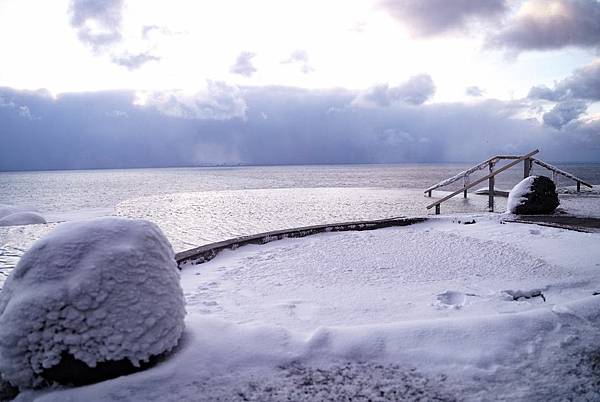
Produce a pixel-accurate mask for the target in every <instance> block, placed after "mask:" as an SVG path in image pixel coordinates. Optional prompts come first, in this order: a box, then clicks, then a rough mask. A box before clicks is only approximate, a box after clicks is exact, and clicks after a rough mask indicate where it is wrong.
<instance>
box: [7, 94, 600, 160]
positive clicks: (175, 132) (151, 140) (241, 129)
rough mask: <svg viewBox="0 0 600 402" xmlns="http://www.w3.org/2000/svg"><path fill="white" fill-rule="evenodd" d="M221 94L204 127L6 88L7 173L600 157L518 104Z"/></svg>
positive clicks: (165, 114)
mask: <svg viewBox="0 0 600 402" xmlns="http://www.w3.org/2000/svg"><path fill="white" fill-rule="evenodd" d="M424 87H425V89H426V90H427V86H424ZM216 88H217V89H219V91H217V94H221V95H219V96H218V97H217V100H216V101H214V102H208V101H207V100H206V99H203V100H202V101H199V102H198V103H197V104H195V105H196V106H194V107H196V108H198V110H201V111H202V113H197V114H196V115H194V116H196V118H190V116H189V115H187V118H182V117H180V115H179V114H178V113H174V111H176V110H177V108H178V107H179V106H178V102H180V101H179V100H178V99H177V98H175V97H172V96H171V97H167V98H166V99H167V100H166V101H165V102H167V104H166V106H165V103H156V102H154V103H151V104H150V106H148V105H147V106H143V107H142V106H135V105H134V104H133V103H134V100H135V94H134V93H133V92H128V91H123V92H98V93H79V94H64V95H61V96H59V97H58V98H57V99H53V98H51V97H50V96H48V95H47V94H45V93H44V92H43V91H38V92H19V91H15V90H11V89H6V88H5V89H0V139H1V144H2V146H1V147H0V170H36V169H74V168H122V167H144V166H182V165H195V164H205V163H207V164H215V163H230V164H233V163H245V164H303V163H387V162H443V161H474V160H480V159H483V158H485V157H487V156H489V155H492V154H497V153H517V152H525V151H528V150H530V149H533V148H537V147H540V148H541V149H542V151H543V154H544V158H545V159H548V160H555V161H560V160H562V161H578V160H580V161H599V160H600V152H599V151H600V125H599V124H597V122H587V123H586V122H581V123H578V124H574V123H573V122H571V123H570V124H569V125H568V126H567V127H564V128H563V130H562V131H558V130H555V129H552V128H549V127H545V126H544V125H542V124H540V123H539V122H537V121H536V120H523V119H518V118H514V117H511V116H512V115H513V114H514V112H515V111H516V110H520V108H521V107H522V105H520V104H516V103H506V102H500V101H495V100H486V101H481V102H477V103H472V104H453V103H447V104H427V103H424V104H420V105H417V104H411V103H410V102H403V101H398V102H395V103H393V104H390V105H388V106H384V107H360V106H356V105H353V101H354V100H355V99H357V97H359V96H360V94H358V93H355V92H351V91H345V90H329V91H324V90H312V91H311V90H303V89H295V88H285V87H252V88H250V87H249V88H241V89H239V90H237V91H229V90H227V91H226V89H227V88H226V87H225V86H223V85H221V86H219V85H216ZM213 92H215V91H213ZM223 93H226V95H227V96H224V95H222V94H223ZM209 95H210V94H209ZM181 102H183V106H184V107H186V108H188V109H189V108H190V107H191V106H190V105H191V104H190V102H191V101H190V100H189V99H187V98H186V99H184V101H181ZM167 106H168V107H167ZM25 108H27V109H25ZM211 108H215V109H216V110H213V111H210V110H208V109H211ZM188 109H186V110H188ZM25 110H27V113H25V112H24V111H25ZM228 113H229V115H230V116H231V117H230V118H225V117H226V116H227V114H228ZM32 116H34V117H35V118H32ZM211 116H213V117H214V118H213V117H211ZM217 117H218V118H217Z"/></svg>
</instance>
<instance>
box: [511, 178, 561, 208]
mask: <svg viewBox="0 0 600 402" xmlns="http://www.w3.org/2000/svg"><path fill="white" fill-rule="evenodd" d="M559 204H560V201H559V200H558V194H557V193H556V186H555V185H554V182H553V181H552V180H551V179H550V178H548V177H546V176H529V177H526V178H525V179H523V180H522V181H521V182H519V183H518V184H517V185H516V186H514V187H513V189H512V190H510V193H509V195H508V202H507V204H506V212H510V213H513V214H519V215H537V214H551V213H552V212H554V210H555V209H556V207H558V205H559Z"/></svg>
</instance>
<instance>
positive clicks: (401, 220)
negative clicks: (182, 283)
mask: <svg viewBox="0 0 600 402" xmlns="http://www.w3.org/2000/svg"><path fill="white" fill-rule="evenodd" d="M426 220H427V218H423V217H414V218H407V217H404V216H400V217H394V218H386V219H378V220H369V221H355V222H342V223H330V224H325V225H314V226H304V227H299V228H292V229H283V230H274V231H270V232H265V233H258V234H255V235H250V236H241V237H236V238H233V239H229V240H223V241H220V242H216V243H209V244H205V245H203V246H200V247H196V248H193V249H190V250H186V251H182V252H179V253H177V254H175V260H176V261H177V265H178V266H179V269H182V268H183V266H184V265H185V264H190V263H194V264H202V263H204V262H207V261H210V260H212V259H213V258H215V257H216V256H217V254H219V253H220V252H221V251H223V250H235V249H236V248H238V247H241V246H245V245H248V244H266V243H269V242H272V241H275V240H281V239H285V238H297V237H306V236H311V235H314V234H318V233H326V232H346V231H362V230H375V229H382V228H388V227H395V226H408V225H412V224H415V223H419V222H424V221H426Z"/></svg>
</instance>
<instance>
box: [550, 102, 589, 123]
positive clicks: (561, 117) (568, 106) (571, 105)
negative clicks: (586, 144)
mask: <svg viewBox="0 0 600 402" xmlns="http://www.w3.org/2000/svg"><path fill="white" fill-rule="evenodd" d="M586 110H587V104H586V103H585V102H584V101H581V100H577V99H576V100H567V101H564V102H560V103H557V104H556V105H555V106H554V107H553V108H552V110H550V111H549V112H546V113H544V115H543V121H544V124H545V125H547V126H550V127H554V128H556V129H557V130H560V129H562V128H563V127H564V126H566V125H567V124H569V123H571V122H572V121H574V120H576V119H577V118H579V117H580V116H581V115H582V114H583V113H585V111H586Z"/></svg>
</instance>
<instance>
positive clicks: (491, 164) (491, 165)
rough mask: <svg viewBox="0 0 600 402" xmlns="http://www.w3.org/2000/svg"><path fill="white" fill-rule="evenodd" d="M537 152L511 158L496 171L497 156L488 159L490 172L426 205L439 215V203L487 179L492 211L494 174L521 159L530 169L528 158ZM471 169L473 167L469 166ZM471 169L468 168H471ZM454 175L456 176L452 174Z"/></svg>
mask: <svg viewBox="0 0 600 402" xmlns="http://www.w3.org/2000/svg"><path fill="white" fill-rule="evenodd" d="M538 152H540V151H539V150H538V149H536V150H535V151H531V152H530V153H528V154H527V155H523V156H519V157H517V159H515V160H513V161H512V162H510V163H507V164H506V165H504V166H502V167H501V168H500V169H498V170H496V171H494V165H495V162H494V159H496V158H497V157H494V158H490V159H488V160H487V161H486V163H487V165H488V166H489V170H490V174H488V175H486V176H484V177H482V178H481V179H478V180H475V181H474V182H472V183H470V184H468V185H465V186H464V187H463V188H461V189H460V190H457V191H455V192H453V193H450V194H449V195H447V196H445V197H444V198H441V199H439V200H437V201H436V202H434V203H431V204H429V205H427V209H431V208H433V207H435V213H436V215H439V214H440V204H441V203H442V202H444V201H447V200H449V199H450V198H452V197H454V196H455V195H457V194H460V193H464V194H465V196H466V194H467V190H468V189H470V188H471V187H473V186H476V185H478V184H479V183H481V182H484V181H486V180H488V183H489V193H488V194H489V201H488V207H489V210H490V211H493V210H494V181H495V180H494V178H495V177H496V175H497V174H499V173H502V172H504V171H505V170H507V169H510V168H511V167H513V166H515V165H516V164H518V163H520V162H523V161H526V164H529V169H530V168H531V164H530V162H529V158H531V157H532V156H533V155H535V154H537V153H538ZM506 159H508V158H506ZM511 159H512V158H511ZM481 165H482V164H479V165H477V166H475V167H476V168H478V167H479V166H481ZM471 169H473V168H471ZM471 169H469V170H471ZM479 169H482V168H478V169H476V170H479ZM526 170H528V169H527V168H526ZM467 171H468V170H467ZM467 171H465V172H467ZM528 175H529V174H528ZM454 177H456V176H454ZM454 181H456V180H454ZM445 182H447V181H444V182H442V183H445ZM447 184H449V183H445V184H443V185H447ZM425 191H426V192H429V193H430V194H431V190H429V189H428V190H425Z"/></svg>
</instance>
